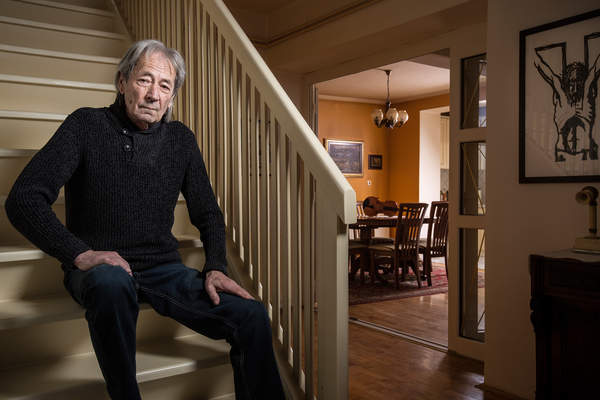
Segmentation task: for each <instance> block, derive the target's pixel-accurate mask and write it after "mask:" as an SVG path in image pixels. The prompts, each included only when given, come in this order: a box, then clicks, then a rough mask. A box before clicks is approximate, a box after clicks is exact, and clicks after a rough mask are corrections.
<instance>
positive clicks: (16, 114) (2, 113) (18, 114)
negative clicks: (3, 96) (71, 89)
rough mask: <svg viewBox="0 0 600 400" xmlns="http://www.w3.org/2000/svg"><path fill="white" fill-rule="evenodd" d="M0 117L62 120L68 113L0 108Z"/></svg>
mask: <svg viewBox="0 0 600 400" xmlns="http://www.w3.org/2000/svg"><path fill="white" fill-rule="evenodd" d="M0 118H2V119H24V120H36V121H59V122H62V121H64V120H65V118H67V114H52V113H35V112H27V111H8V110H0Z"/></svg>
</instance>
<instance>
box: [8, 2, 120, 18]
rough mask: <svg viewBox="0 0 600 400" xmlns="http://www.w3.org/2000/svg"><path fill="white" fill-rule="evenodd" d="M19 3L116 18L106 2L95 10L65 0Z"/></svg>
mask: <svg viewBox="0 0 600 400" xmlns="http://www.w3.org/2000/svg"><path fill="white" fill-rule="evenodd" d="M17 1H20V2H22V3H30V4H38V5H44V6H47V7H53V8H58V9H62V10H70V11H78V12H81V13H84V14H93V15H102V16H104V17H111V18H116V15H115V13H114V12H112V11H109V10H107V9H106V8H105V7H106V3H104V2H101V3H100V7H102V8H94V7H85V6H82V5H76V4H69V3H65V2H64V0H63V2H59V1H50V0H17ZM92 5H93V3H92Z"/></svg>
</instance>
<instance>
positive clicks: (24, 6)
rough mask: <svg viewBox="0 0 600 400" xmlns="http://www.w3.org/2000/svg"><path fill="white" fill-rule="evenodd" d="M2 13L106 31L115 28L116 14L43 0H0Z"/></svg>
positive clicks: (26, 18) (12, 16)
mask: <svg viewBox="0 0 600 400" xmlns="http://www.w3.org/2000/svg"><path fill="white" fill-rule="evenodd" d="M0 9H2V15H3V16H6V17H11V18H20V19H25V20H31V21H35V22H42V23H48V24H54V25H65V26H70V27H73V28H83V29H92V30H99V31H106V32H113V31H114V30H115V24H114V20H115V15H114V14H113V13H111V12H108V11H106V10H96V9H93V8H87V7H77V6H73V5H69V4H61V3H57V2H53V1H42V0H0Z"/></svg>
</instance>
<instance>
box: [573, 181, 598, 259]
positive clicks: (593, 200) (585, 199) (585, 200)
mask: <svg viewBox="0 0 600 400" xmlns="http://www.w3.org/2000/svg"><path fill="white" fill-rule="evenodd" d="M597 199H598V190H597V189H596V188H595V187H593V186H586V187H584V188H583V189H581V190H580V191H579V192H577V194H575V200H576V201H577V202H578V203H579V204H588V205H589V206H590V208H589V210H590V212H589V235H587V236H585V237H578V238H576V239H575V244H574V245H573V251H577V252H583V253H600V237H599V236H598V235H597V229H596V211H597V207H598V202H597Z"/></svg>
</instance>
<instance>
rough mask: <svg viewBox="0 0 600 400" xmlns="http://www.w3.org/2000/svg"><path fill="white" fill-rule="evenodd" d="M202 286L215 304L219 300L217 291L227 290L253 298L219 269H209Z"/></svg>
mask: <svg viewBox="0 0 600 400" xmlns="http://www.w3.org/2000/svg"><path fill="white" fill-rule="evenodd" d="M204 288H205V289H206V292H207V293H208V297H210V299H211V300H212V302H213V304H214V305H215V306H216V305H218V304H219V302H220V299H219V295H218V294H217V292H227V293H231V294H235V295H237V296H240V297H242V298H244V299H249V300H250V299H253V298H254V297H252V295H250V293H248V292H247V291H246V290H244V288H242V287H241V286H240V285H238V284H237V283H236V282H235V281H234V280H233V279H231V278H229V277H228V276H227V275H225V274H224V273H222V272H221V271H216V270H214V271H209V272H208V273H207V274H206V280H205V281H204Z"/></svg>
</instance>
